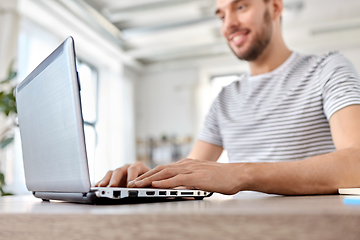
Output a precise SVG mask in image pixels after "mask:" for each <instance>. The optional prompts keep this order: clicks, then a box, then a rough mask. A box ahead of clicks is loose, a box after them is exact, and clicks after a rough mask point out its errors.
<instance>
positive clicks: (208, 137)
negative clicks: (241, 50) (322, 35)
mask: <svg viewBox="0 0 360 240" xmlns="http://www.w3.org/2000/svg"><path fill="white" fill-rule="evenodd" d="M353 104H360V78H359V75H358V74H357V72H356V70H355V68H354V67H353V65H352V64H351V62H350V61H349V60H348V59H346V58H345V57H344V56H343V55H341V54H340V53H338V52H329V53H327V54H325V55H322V56H320V57H319V56H314V55H302V54H299V53H296V52H293V53H292V54H291V56H290V57H289V58H288V59H287V60H286V61H285V62H284V63H283V64H282V65H281V66H280V67H278V68H277V69H275V70H273V71H271V72H269V73H265V74H261V75H256V76H250V74H248V75H246V76H245V77H244V78H243V79H241V80H239V81H235V82H233V83H232V84H230V85H228V86H226V87H224V88H223V90H222V91H221V92H220V94H219V95H218V97H217V98H216V99H215V101H214V103H213V105H212V107H211V109H210V111H209V113H208V115H207V117H206V120H205V124H204V127H203V129H202V131H201V133H200V136H199V139H200V140H202V141H205V142H208V143H212V144H215V145H219V146H222V147H223V148H224V149H226V150H227V152H228V157H229V161H230V162H264V161H289V160H300V159H305V158H308V157H311V156H315V155H319V154H324V153H328V152H332V151H334V150H335V146H334V143H333V141H332V137H331V133H330V126H329V119H330V117H331V115H332V114H334V113H335V112H336V111H338V110H340V109H341V108H344V107H346V106H349V105H353ZM359 134H360V133H359Z"/></svg>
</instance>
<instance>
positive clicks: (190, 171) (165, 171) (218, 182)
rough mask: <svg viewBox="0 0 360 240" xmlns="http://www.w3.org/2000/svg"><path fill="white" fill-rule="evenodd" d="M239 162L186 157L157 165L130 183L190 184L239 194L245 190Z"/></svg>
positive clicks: (183, 185)
mask: <svg viewBox="0 0 360 240" xmlns="http://www.w3.org/2000/svg"><path fill="white" fill-rule="evenodd" d="M239 167H241V164H239V163H217V162H210V161H202V160H194V159H189V158H187V159H183V160H180V161H178V162H176V163H171V164H168V165H163V166H157V167H156V168H154V169H152V170H150V171H148V172H146V173H145V174H143V175H141V176H140V177H138V178H136V179H135V180H134V181H132V182H129V184H128V186H129V187H136V188H140V187H155V188H175V187H186V188H191V189H201V190H204V191H209V192H219V193H223V194H235V193H237V192H238V191H239V190H241V181H240V176H239V173H240V171H239Z"/></svg>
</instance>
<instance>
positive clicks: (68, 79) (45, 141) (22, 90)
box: [16, 37, 91, 192]
mask: <svg viewBox="0 0 360 240" xmlns="http://www.w3.org/2000/svg"><path fill="white" fill-rule="evenodd" d="M16 104H17V110H18V119H19V128H20V135H21V142H22V153H23V161H24V170H25V179H26V186H27V188H28V190H29V191H33V192H34V191H50V192H88V191H90V187H91V184H90V177H89V170H88V163H87V157H86V149H85V137H84V127H83V118H82V112H81V103H80V84H79V79H78V74H77V70H76V59H75V51H74V40H73V39H72V37H68V38H67V39H66V40H65V41H64V42H63V43H62V44H61V45H60V46H59V47H58V48H57V49H56V50H55V51H54V52H53V53H51V54H50V55H49V56H48V57H47V58H46V59H45V60H44V61H43V62H42V63H40V65H39V66H38V67H36V68H35V70H34V71H33V72H31V73H30V74H29V76H27V77H26V78H25V79H24V81H22V82H21V83H20V84H19V85H18V86H17V88H16Z"/></svg>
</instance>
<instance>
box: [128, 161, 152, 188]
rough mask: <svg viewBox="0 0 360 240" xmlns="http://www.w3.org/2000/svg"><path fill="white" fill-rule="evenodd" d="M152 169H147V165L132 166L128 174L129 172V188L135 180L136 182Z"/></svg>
mask: <svg viewBox="0 0 360 240" xmlns="http://www.w3.org/2000/svg"><path fill="white" fill-rule="evenodd" d="M149 170H150V169H149V168H148V167H146V166H145V165H139V164H138V165H131V166H130V167H129V168H128V172H127V186H128V187H130V186H129V183H130V182H131V181H133V180H135V179H136V178H137V177H139V176H140V175H142V174H144V173H146V172H147V171H149Z"/></svg>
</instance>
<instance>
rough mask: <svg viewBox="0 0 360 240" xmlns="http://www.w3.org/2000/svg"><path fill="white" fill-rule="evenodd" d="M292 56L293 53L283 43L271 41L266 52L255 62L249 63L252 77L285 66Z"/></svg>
mask: <svg viewBox="0 0 360 240" xmlns="http://www.w3.org/2000/svg"><path fill="white" fill-rule="evenodd" d="M290 55H291V51H290V50H289V49H288V48H287V47H286V45H285V43H284V42H283V41H277V42H276V44H275V41H271V42H270V43H269V45H268V46H267V48H266V49H265V50H264V52H263V53H262V54H261V55H260V56H259V57H258V58H257V59H256V60H255V61H251V62H249V65H250V69H251V75H252V76H255V75H259V74H264V73H268V72H271V71H273V70H275V69H276V68H278V67H279V66H280V65H281V64H283V63H284V62H285V61H286V60H287V59H288V58H289V57H290Z"/></svg>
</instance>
